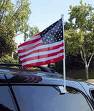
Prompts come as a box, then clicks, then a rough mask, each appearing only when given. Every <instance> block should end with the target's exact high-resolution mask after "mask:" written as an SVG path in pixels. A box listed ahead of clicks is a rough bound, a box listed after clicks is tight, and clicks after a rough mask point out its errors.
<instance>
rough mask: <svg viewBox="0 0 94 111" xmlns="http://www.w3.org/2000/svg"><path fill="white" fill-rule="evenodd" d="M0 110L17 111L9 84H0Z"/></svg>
mask: <svg viewBox="0 0 94 111" xmlns="http://www.w3.org/2000/svg"><path fill="white" fill-rule="evenodd" d="M1 109H2V110H1ZM0 111H16V110H15V105H14V103H13V99H12V96H11V93H10V90H9V87H8V86H0Z"/></svg>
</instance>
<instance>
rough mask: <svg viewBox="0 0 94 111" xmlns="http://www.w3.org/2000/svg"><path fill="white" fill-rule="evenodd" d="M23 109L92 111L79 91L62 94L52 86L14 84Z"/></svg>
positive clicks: (25, 110)
mask: <svg viewBox="0 0 94 111" xmlns="http://www.w3.org/2000/svg"><path fill="white" fill-rule="evenodd" d="M13 90H14V92H15V95H16V98H17V101H18V103H19V106H20V109H21V111H31V110H32V111H91V109H90V107H89V105H88V103H87V101H86V99H85V97H84V96H83V95H82V94H81V93H80V92H78V91H73V92H72V93H71V91H70V93H66V94H60V92H59V91H58V90H57V89H56V88H54V87H52V86H13Z"/></svg>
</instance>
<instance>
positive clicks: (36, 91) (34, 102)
mask: <svg viewBox="0 0 94 111" xmlns="http://www.w3.org/2000/svg"><path fill="white" fill-rule="evenodd" d="M44 69H45V68H41V69H40V70H34V71H27V70H22V69H14V68H13V69H11V68H8V69H7V68H0V111H94V108H93V105H94V104H93V102H92V101H91V99H90V98H89V96H87V95H85V93H83V92H82V91H81V90H78V89H75V88H73V87H70V86H69V87H67V92H66V93H64V92H63V89H64V87H63V82H62V77H61V76H60V75H59V74H58V73H56V72H53V71H52V72H51V71H49V70H44Z"/></svg>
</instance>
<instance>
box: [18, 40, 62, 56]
mask: <svg viewBox="0 0 94 111" xmlns="http://www.w3.org/2000/svg"><path fill="white" fill-rule="evenodd" d="M62 42H64V41H59V42H55V43H52V44H47V45H42V46H39V47H35V48H33V49H30V50H28V51H25V52H23V53H19V54H18V55H19V56H23V55H25V54H28V53H30V52H32V51H34V50H39V49H44V48H50V47H53V46H56V45H59V44H62Z"/></svg>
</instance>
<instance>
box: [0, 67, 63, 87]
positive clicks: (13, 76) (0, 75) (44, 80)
mask: <svg viewBox="0 0 94 111" xmlns="http://www.w3.org/2000/svg"><path fill="white" fill-rule="evenodd" d="M44 69H45V70H44ZM42 70H43V71H41V70H37V71H31V70H23V69H16V68H9V67H8V68H6V67H3V68H2V67H1V68H0V83H14V81H15V84H16V83H20V80H21V83H35V82H36V81H32V80H31V81H30V79H32V78H33V77H36V79H37V78H39V77H41V81H38V82H36V83H38V84H52V85H62V81H61V82H60V79H61V77H62V76H61V75H60V74H59V73H56V72H53V71H51V70H48V69H47V70H46V67H45V68H43V67H42ZM25 78H26V79H27V78H30V79H27V81H26V80H24V79H25ZM19 79H20V80H19ZM22 80H23V81H22Z"/></svg>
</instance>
